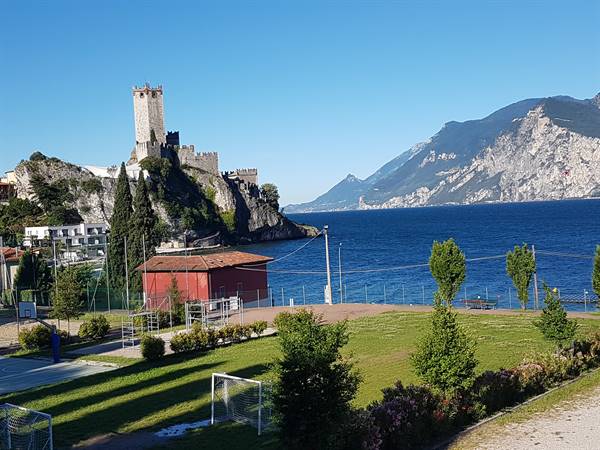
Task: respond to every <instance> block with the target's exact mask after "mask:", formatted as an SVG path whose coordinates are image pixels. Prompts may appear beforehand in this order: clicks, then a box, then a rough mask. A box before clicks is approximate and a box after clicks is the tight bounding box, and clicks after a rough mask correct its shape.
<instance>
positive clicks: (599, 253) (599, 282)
mask: <svg viewBox="0 0 600 450" xmlns="http://www.w3.org/2000/svg"><path fill="white" fill-rule="evenodd" d="M592 288H593V289H594V292H595V294H596V296H597V297H598V298H599V299H600V245H597V246H596V254H595V255H594V269H593V271H592Z"/></svg>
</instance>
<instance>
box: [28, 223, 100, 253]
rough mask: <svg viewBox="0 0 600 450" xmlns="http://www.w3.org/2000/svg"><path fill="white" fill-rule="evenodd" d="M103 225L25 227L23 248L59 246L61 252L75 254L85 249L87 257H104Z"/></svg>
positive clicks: (81, 224)
mask: <svg viewBox="0 0 600 450" xmlns="http://www.w3.org/2000/svg"><path fill="white" fill-rule="evenodd" d="M106 229H107V225H106V224H105V223H85V222H84V223H80V224H78V225H58V226H45V227H25V239H24V240H23V246H24V247H37V246H43V245H52V242H53V241H54V242H55V243H57V244H61V245H60V247H61V252H65V251H66V252H67V253H70V252H76V251H78V250H79V251H81V250H83V249H85V250H86V251H87V253H88V256H102V255H104V247H105V244H106Z"/></svg>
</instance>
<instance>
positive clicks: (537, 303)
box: [531, 245, 539, 309]
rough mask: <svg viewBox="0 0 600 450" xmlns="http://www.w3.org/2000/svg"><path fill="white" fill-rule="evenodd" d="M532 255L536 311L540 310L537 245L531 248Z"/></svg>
mask: <svg viewBox="0 0 600 450" xmlns="http://www.w3.org/2000/svg"><path fill="white" fill-rule="evenodd" d="M531 254H532V255H533V301H534V302H535V309H538V308H539V298H538V280H537V261H536V260H535V245H532V246H531Z"/></svg>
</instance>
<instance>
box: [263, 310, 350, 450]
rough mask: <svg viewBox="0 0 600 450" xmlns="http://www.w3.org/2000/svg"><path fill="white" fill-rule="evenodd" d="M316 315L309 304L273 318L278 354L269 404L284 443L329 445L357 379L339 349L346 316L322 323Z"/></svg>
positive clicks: (345, 332)
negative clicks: (298, 309)
mask: <svg viewBox="0 0 600 450" xmlns="http://www.w3.org/2000/svg"><path fill="white" fill-rule="evenodd" d="M320 319H321V317H320V316H317V315H315V314H314V313H313V312H312V311H307V310H301V311H300V312H298V313H296V314H291V313H281V314H279V315H278V316H277V317H276V319H275V325H276V326H277V329H278V333H279V345H280V348H281V354H282V356H281V358H280V359H279V360H277V361H276V363H275V364H276V366H275V367H276V373H277V381H276V383H275V385H274V396H273V404H274V408H275V412H276V418H277V422H278V425H279V432H280V434H281V438H282V441H283V442H284V444H285V448H289V449H312V450H318V449H325V448H331V447H332V444H333V442H332V440H333V439H334V438H333V436H335V434H336V432H338V431H339V430H340V427H341V426H342V425H343V423H345V421H346V419H347V418H348V417H349V414H350V412H351V405H350V402H351V401H352V399H353V398H354V396H355V395H356V392H357V390H358V385H359V383H360V377H359V375H358V373H357V372H356V371H355V370H354V369H353V366H352V364H351V363H350V362H349V361H347V360H344V359H343V358H342V356H341V353H340V350H341V348H342V347H343V346H344V345H346V343H347V342H348V330H347V324H346V322H341V323H337V324H333V325H322V324H321V323H320Z"/></svg>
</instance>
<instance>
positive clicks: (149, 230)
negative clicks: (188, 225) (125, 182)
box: [127, 172, 158, 293]
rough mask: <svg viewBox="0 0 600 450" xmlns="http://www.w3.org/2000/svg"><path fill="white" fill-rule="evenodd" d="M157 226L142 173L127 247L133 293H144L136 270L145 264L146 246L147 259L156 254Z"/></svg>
mask: <svg viewBox="0 0 600 450" xmlns="http://www.w3.org/2000/svg"><path fill="white" fill-rule="evenodd" d="M157 224H158V217H157V216H156V213H155V212H154V209H153V208H152V203H151V202H150V197H149V195H148V185H147V184H146V180H145V179H144V176H143V174H142V172H140V176H139V178H138V182H137V187H136V189H135V195H134V198H133V214H132V216H131V226H130V228H129V235H130V236H131V239H130V243H129V245H128V247H127V251H128V257H129V261H128V263H129V269H130V289H131V292H134V293H138V292H139V293H141V292H142V289H143V285H142V274H141V273H140V272H136V271H135V270H134V269H135V268H136V267H137V266H139V265H140V264H142V263H143V262H144V246H145V247H146V248H145V256H146V258H149V257H150V256H152V255H153V254H154V252H155V247H156V245H158V242H157V241H158V239H157V233H156V225H157Z"/></svg>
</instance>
